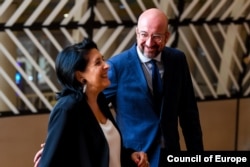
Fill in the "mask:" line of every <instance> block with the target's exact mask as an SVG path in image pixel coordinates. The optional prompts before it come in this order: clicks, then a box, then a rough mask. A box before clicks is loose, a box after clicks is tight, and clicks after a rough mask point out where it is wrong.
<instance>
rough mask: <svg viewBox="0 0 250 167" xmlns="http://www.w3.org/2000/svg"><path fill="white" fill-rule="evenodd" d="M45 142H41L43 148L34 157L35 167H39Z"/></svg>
mask: <svg viewBox="0 0 250 167" xmlns="http://www.w3.org/2000/svg"><path fill="white" fill-rule="evenodd" d="M44 145H45V143H43V144H41V147H42V148H41V149H40V150H39V151H38V152H37V153H36V155H35V157H34V160H33V161H34V163H35V164H34V167H38V165H39V162H40V159H41V156H42V153H43V147H44Z"/></svg>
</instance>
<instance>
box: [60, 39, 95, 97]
mask: <svg viewBox="0 0 250 167" xmlns="http://www.w3.org/2000/svg"><path fill="white" fill-rule="evenodd" d="M91 49H97V45H96V44H95V43H94V42H93V41H92V40H90V39H88V38H85V39H83V41H82V42H80V43H77V44H74V45H71V46H68V47H66V48H65V49H63V50H62V51H61V52H60V53H59V54H58V55H57V58H56V63H55V66H56V75H57V79H58V81H59V83H60V84H61V86H62V87H63V90H62V91H61V92H60V93H58V96H57V98H60V97H62V96H65V95H66V94H69V93H70V92H71V93H75V94H76V95H77V96H79V95H80V96H81V94H82V87H83V86H82V83H81V82H79V81H78V80H77V79H76V77H75V72H76V71H84V70H85V69H86V66H87V64H88V61H89V56H90V55H88V53H89V51H90V50H91Z"/></svg>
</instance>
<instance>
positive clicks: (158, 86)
mask: <svg viewBox="0 0 250 167" xmlns="http://www.w3.org/2000/svg"><path fill="white" fill-rule="evenodd" d="M150 63H151V64H152V87H153V97H154V103H155V108H156V111H157V113H158V114H159V113H160V108H161V99H162V80H161V75H160V72H159V69H158V67H157V64H156V60H153V59H152V60H151V61H150Z"/></svg>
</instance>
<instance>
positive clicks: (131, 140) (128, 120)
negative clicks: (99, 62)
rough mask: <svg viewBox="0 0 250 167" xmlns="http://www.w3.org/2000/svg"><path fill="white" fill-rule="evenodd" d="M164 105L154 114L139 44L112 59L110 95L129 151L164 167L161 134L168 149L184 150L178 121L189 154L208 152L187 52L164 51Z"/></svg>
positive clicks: (152, 163) (155, 166)
mask: <svg viewBox="0 0 250 167" xmlns="http://www.w3.org/2000/svg"><path fill="white" fill-rule="evenodd" d="M162 62H163V65H164V74H163V103H162V110H161V114H160V116H159V115H157V114H156V113H155V111H154V107H153V100H152V95H151V93H150V90H149V88H148V85H147V80H146V78H145V75H144V71H143V69H142V66H141V62H140V60H139V57H138V55H137V52H136V44H135V45H133V46H132V47H131V48H130V49H128V50H126V51H124V52H122V53H120V54H118V55H116V56H113V57H112V58H110V59H109V60H108V63H109V65H110V69H109V78H110V80H111V85H110V87H109V88H107V89H105V91H104V94H105V95H106V97H107V98H108V99H109V100H111V101H112V102H113V104H114V106H115V110H116V121H117V124H118V126H119V128H120V130H121V133H122V137H123V142H124V145H125V146H126V147H130V148H133V149H135V150H143V151H145V152H147V153H148V156H149V159H150V163H151V167H158V160H159V156H160V136H161V135H160V134H161V133H162V135H163V136H164V141H165V144H166V150H168V151H180V144H179V134H178V120H179V122H180V126H181V128H182V132H183V135H184V139H185V142H186V147H187V150H190V151H202V150H203V142H202V131H201V126H200V121H199V113H198V108H197V104H196V99H195V95H194V91H193V86H192V81H191V77H190V73H189V68H188V64H187V61H186V58H185V55H184V53H183V52H181V51H179V50H177V49H173V48H168V47H165V48H164V50H163V51H162Z"/></svg>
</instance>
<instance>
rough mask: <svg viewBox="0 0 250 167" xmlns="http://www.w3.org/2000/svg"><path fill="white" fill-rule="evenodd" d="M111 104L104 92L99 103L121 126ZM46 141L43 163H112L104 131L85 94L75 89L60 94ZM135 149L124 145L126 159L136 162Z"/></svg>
mask: <svg viewBox="0 0 250 167" xmlns="http://www.w3.org/2000/svg"><path fill="white" fill-rule="evenodd" d="M107 104H108V103H107V101H106V99H105V96H104V95H103V94H102V93H101V94H100V95H99V96H98V105H99V107H100V109H101V111H102V112H103V113H104V115H105V116H106V117H107V118H109V119H110V120H111V122H113V124H114V126H115V127H117V124H116V123H115V120H114V119H113V116H112V114H111V112H110V111H109V107H108V105H107ZM117 128H118V127H117ZM118 131H119V129H118ZM119 132H120V131H119ZM45 143H46V144H45V147H44V150H43V153H42V157H41V160H40V164H39V166H40V167H70V166H72V167H73V166H75V167H108V166H109V147H108V143H107V140H106V138H105V136H104V133H103V131H102V129H101V127H100V125H99V123H98V121H97V120H96V118H95V116H94V114H93V112H92V111H91V109H90V107H89V105H88V104H87V102H86V100H85V98H83V99H79V98H76V95H75V94H74V93H71V94H69V95H67V96H64V97H62V98H60V99H59V100H58V102H57V104H56V105H55V107H54V109H53V111H52V112H51V115H50V120H49V126H48V135H47V139H46V142H45ZM132 152H133V150H132V149H125V148H123V147H122V154H121V160H122V162H125V163H132V164H133V162H132V160H131V153H132ZM129 166H130V165H129Z"/></svg>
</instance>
